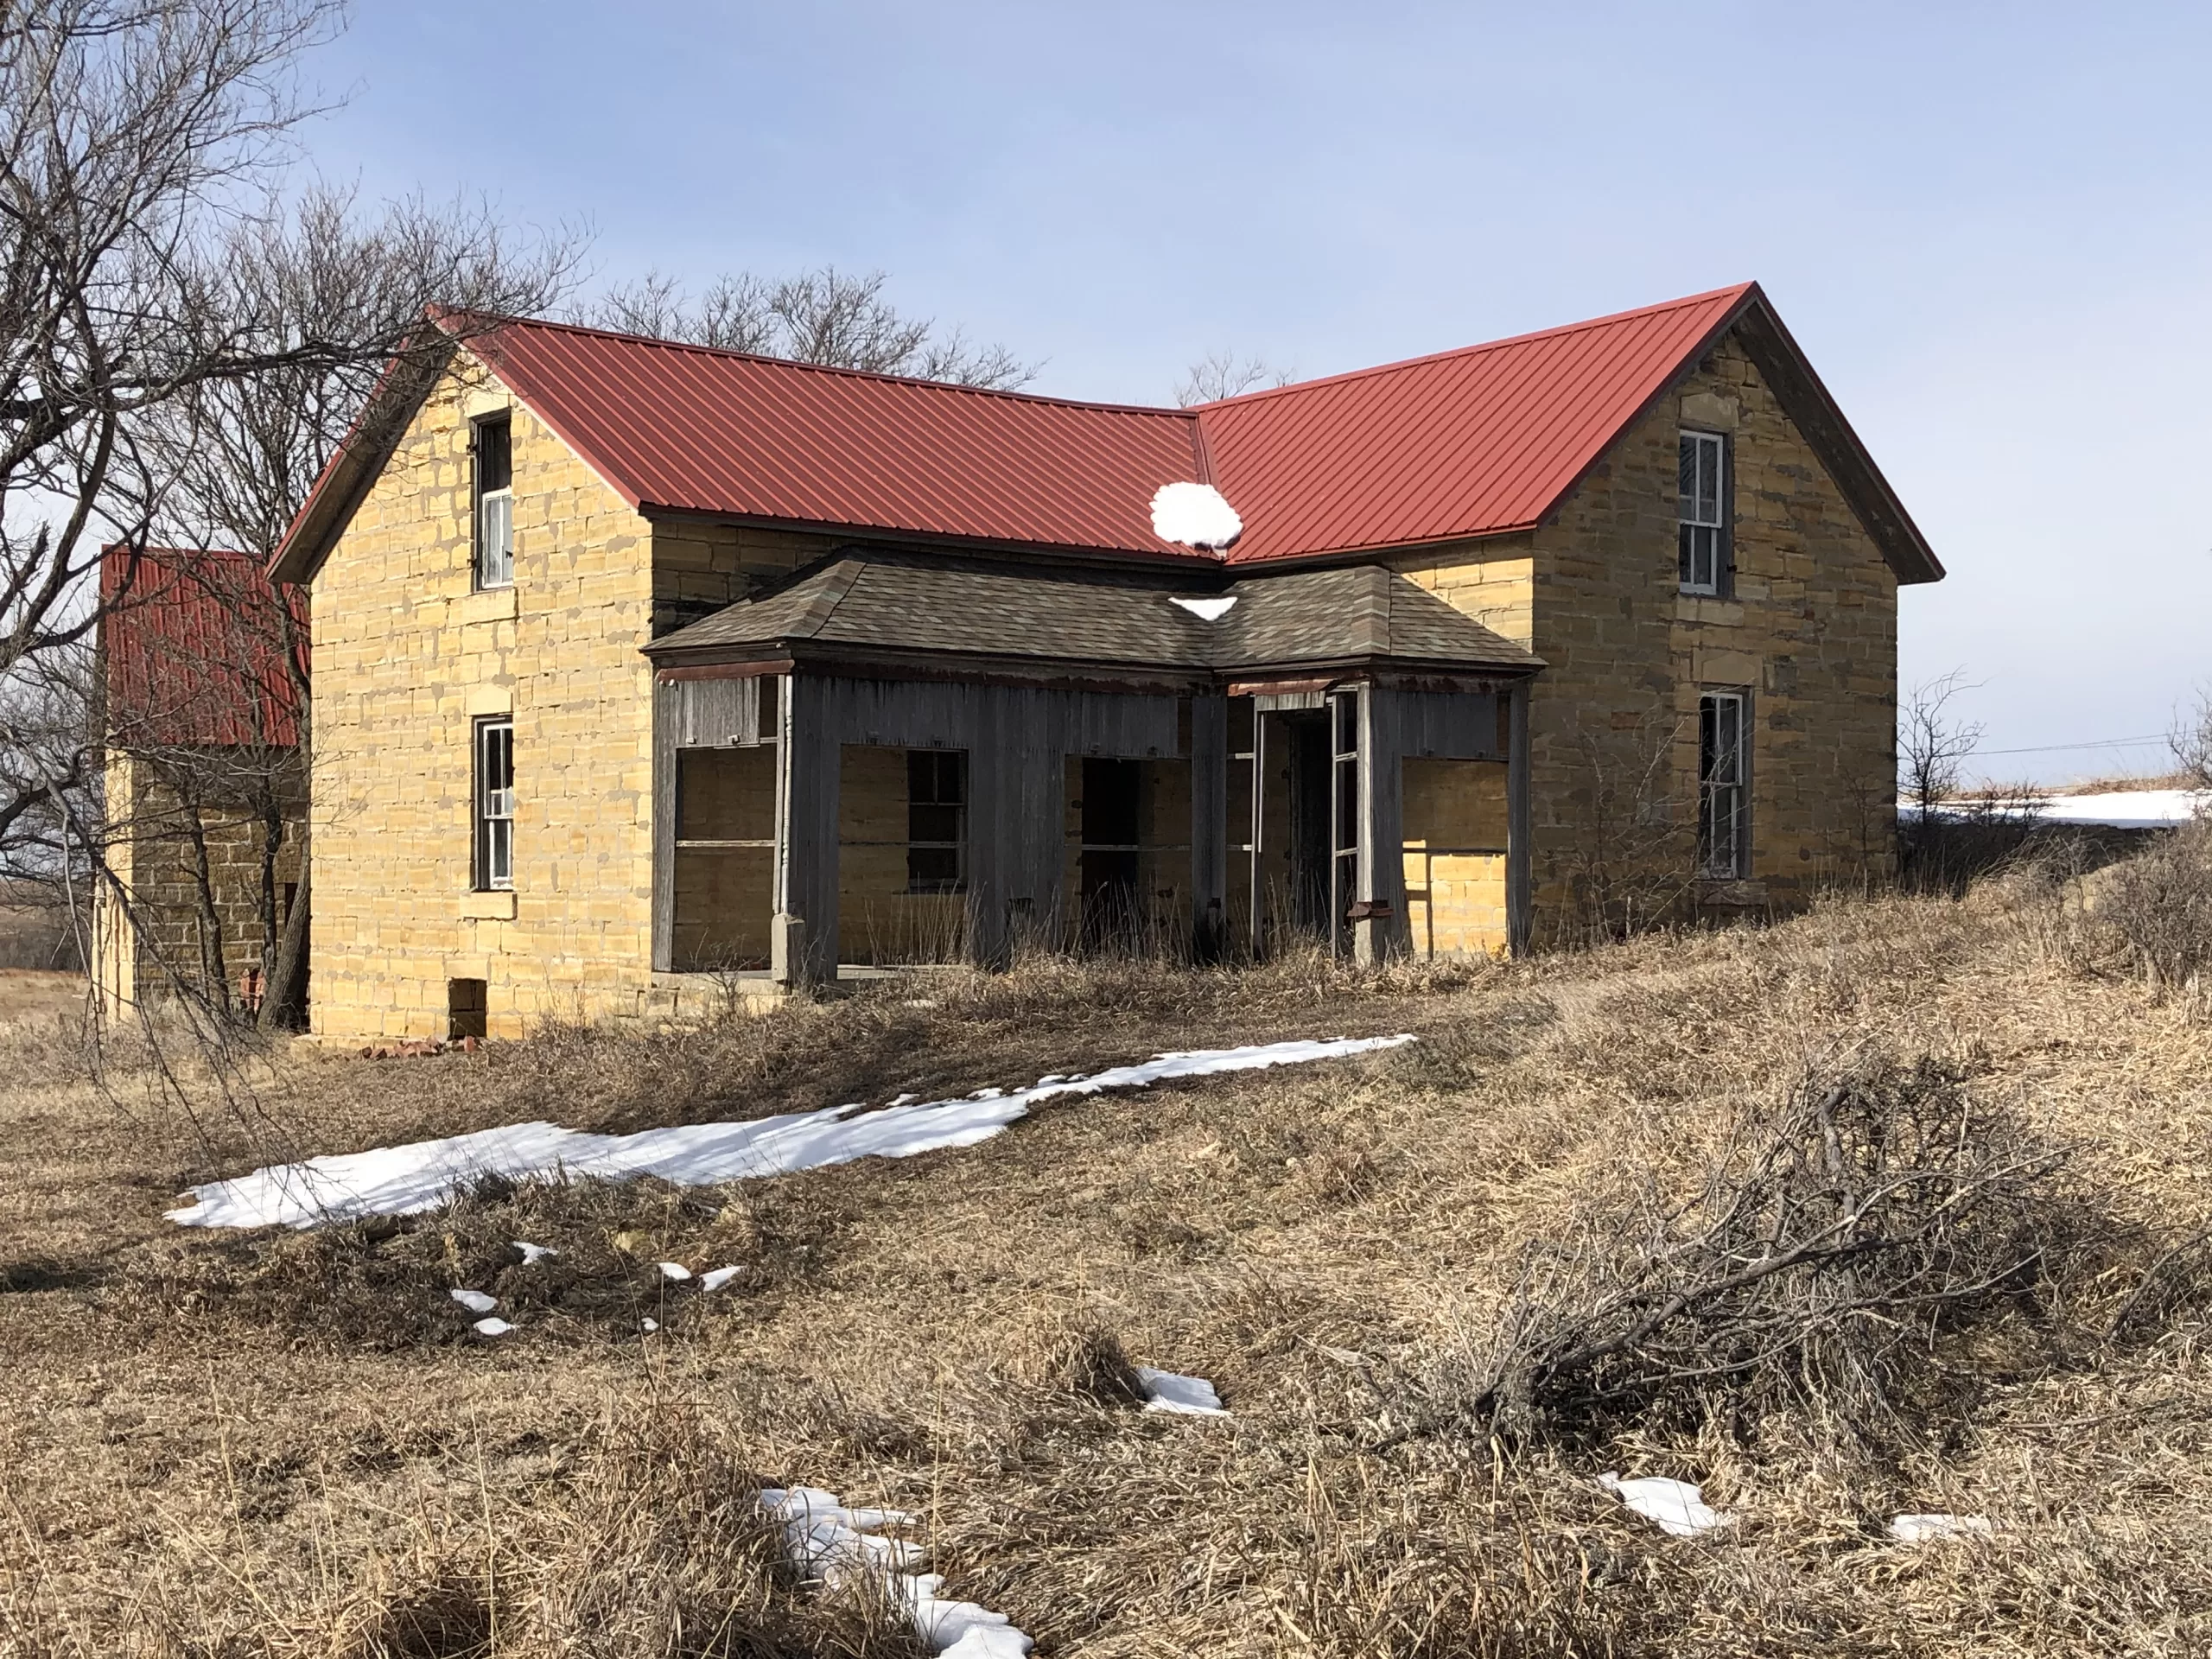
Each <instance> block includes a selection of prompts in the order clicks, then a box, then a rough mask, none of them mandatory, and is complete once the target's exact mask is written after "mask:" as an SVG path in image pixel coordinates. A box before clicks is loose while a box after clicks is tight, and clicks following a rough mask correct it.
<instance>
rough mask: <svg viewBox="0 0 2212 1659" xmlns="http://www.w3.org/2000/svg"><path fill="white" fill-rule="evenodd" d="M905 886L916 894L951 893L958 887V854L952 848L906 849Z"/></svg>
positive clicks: (957, 850)
mask: <svg viewBox="0 0 2212 1659" xmlns="http://www.w3.org/2000/svg"><path fill="white" fill-rule="evenodd" d="M906 886H907V887H909V888H910V889H911V890H912V891H913V892H916V893H952V892H956V891H957V890H958V888H959V886H960V852H959V849H957V848H953V847H910V848H908V849H906Z"/></svg>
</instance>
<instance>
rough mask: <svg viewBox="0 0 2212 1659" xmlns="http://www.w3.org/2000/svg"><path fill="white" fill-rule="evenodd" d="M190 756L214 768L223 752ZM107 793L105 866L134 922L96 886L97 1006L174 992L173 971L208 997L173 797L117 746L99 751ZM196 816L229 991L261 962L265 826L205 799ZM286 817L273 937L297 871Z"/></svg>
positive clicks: (119, 1006)
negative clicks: (204, 845) (124, 896)
mask: <svg viewBox="0 0 2212 1659" xmlns="http://www.w3.org/2000/svg"><path fill="white" fill-rule="evenodd" d="M198 763H199V764H200V766H203V767H204V768H206V769H207V771H208V772H210V773H214V774H219V771H220V768H221V767H222V766H223V765H224V755H223V752H222V751H220V750H207V751H203V752H201V753H200V756H199V757H198ZM105 798H106V801H107V807H108V815H109V829H110V832H111V834H112V835H113V836H115V837H116V839H115V840H114V841H113V842H111V845H110V846H109V849H108V852H107V860H108V867H109V868H110V870H111V872H112V873H113V874H114V876H115V878H116V880H117V881H118V883H119V884H120V885H121V887H123V890H124V892H125V893H129V894H130V904H131V906H132V908H133V909H134V910H135V911H136V912H137V925H136V926H135V927H134V926H133V925H132V923H131V918H130V917H127V916H125V915H124V913H123V912H122V908H121V906H119V905H118V903H117V902H116V900H115V899H114V896H113V894H112V893H111V892H110V891H109V890H108V889H106V888H105V887H100V888H96V889H95V890H94V894H93V899H94V902H93V920H92V937H93V946H92V962H93V974H94V983H95V984H96V985H97V986H98V987H99V993H100V997H101V1002H102V1006H103V1007H104V1008H105V1011H106V1012H107V1013H108V1014H111V1015H113V1014H118V1013H120V1012H121V1011H122V1010H123V1009H124V1008H126V1007H130V1006H131V1005H132V1004H133V1003H135V1002H136V1001H137V999H138V998H139V997H140V996H142V995H143V996H146V997H149V998H150V999H152V1000H154V1001H161V1000H162V998H163V997H165V996H167V995H170V994H171V993H172V991H173V990H174V988H175V986H174V979H175V977H176V976H182V977H183V978H185V979H186V980H188V981H189V982H192V983H193V984H194V985H198V986H200V988H201V989H202V991H203V992H204V993H206V994H208V995H214V994H215V988H214V987H213V986H209V985H206V984H205V983H203V981H204V979H205V974H204V969H203V964H204V963H205V960H206V958H205V956H204V954H203V937H204V934H205V931H206V922H205V918H204V917H203V914H202V911H201V906H200V889H199V879H198V875H197V874H196V872H195V868H194V865H195V862H196V859H195V855H194V850H193V847H192V842H191V836H190V834H189V829H188V822H187V818H186V815H185V813H184V810H183V808H182V805H181V803H180V801H179V800H178V798H177V797H176V795H175V792H174V791H172V790H171V789H169V788H168V786H166V785H163V784H162V783H161V782H160V781H158V780H157V779H156V778H155V777H154V775H153V772H152V769H151V768H150V767H149V766H147V765H146V764H145V763H144V762H143V761H141V760H136V759H134V758H132V757H131V756H130V755H127V754H120V753H118V754H111V755H109V756H108V757H107V761H106V776H105ZM284 824H285V829H284V836H283V841H282V842H281V843H280V844H279V846H278V848H277V859H276V868H275V877H276V883H277V892H276V898H277V932H278V936H279V937H280V938H281V937H282V934H283V925H284V917H285V914H286V905H287V899H286V895H287V893H289V891H290V890H291V889H292V888H293V887H295V886H296V884H297V882H298V880H299V879H300V855H299V817H298V813H297V810H296V808H288V809H287V810H286V814H285V819H284ZM200 832H201V836H202V839H203V840H204V841H205V842H206V843H207V874H208V886H209V887H210V888H211V889H212V891H213V898H214V911H215V919H216V922H217V925H218V927H219V931H220V934H221V941H220V943H221V954H222V961H223V977H224V981H225V983H226V987H227V988H228V991H229V993H230V994H232V995H235V994H236V993H237V992H238V989H239V988H240V984H241V979H242V976H244V975H245V972H246V971H247V970H248V969H258V968H259V967H260V966H261V961H262V946H263V943H264V941H263V938H262V928H261V922H262V916H261V842H262V836H263V835H264V829H263V825H262V823H261V821H260V819H259V817H257V816H256V815H254V814H252V813H251V812H248V811H245V810H242V809H240V808H238V807H237V806H235V805H231V806H218V805H203V806H202V807H201V808H200Z"/></svg>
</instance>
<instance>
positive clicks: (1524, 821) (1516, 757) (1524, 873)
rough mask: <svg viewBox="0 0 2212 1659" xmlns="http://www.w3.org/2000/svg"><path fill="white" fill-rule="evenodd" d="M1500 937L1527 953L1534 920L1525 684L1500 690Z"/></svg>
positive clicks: (1521, 953)
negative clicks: (1502, 748) (1502, 734)
mask: <svg viewBox="0 0 2212 1659" xmlns="http://www.w3.org/2000/svg"><path fill="white" fill-rule="evenodd" d="M1505 727H1506V741H1505V938H1506V948H1507V949H1508V950H1510V952H1511V953H1512V954H1513V955H1515V956H1516V957H1525V956H1527V955H1528V954H1529V938H1530V934H1531V931H1532V929H1533V926H1534V923H1535V912H1534V903H1535V887H1534V884H1533V882H1532V880H1531V879H1530V870H1531V868H1532V867H1531V863H1530V854H1531V852H1532V851H1533V848H1532V846H1531V842H1532V839H1533V837H1532V828H1533V821H1534V818H1535V812H1534V810H1533V801H1532V798H1531V796H1530V793H1529V682H1528V681H1526V680H1522V681H1519V682H1517V683H1515V684H1514V685H1513V686H1512V687H1511V688H1510V690H1507V692H1506V693H1505Z"/></svg>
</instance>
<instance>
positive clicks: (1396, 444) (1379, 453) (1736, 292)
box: [1198, 283, 1756, 564]
mask: <svg viewBox="0 0 2212 1659" xmlns="http://www.w3.org/2000/svg"><path fill="white" fill-rule="evenodd" d="M1755 291H1756V290H1755V289H1754V287H1753V285H1752V284H1751V283H1743V284H1740V285H1738V286H1737V287H1735V288H1724V289H1716V290H1715V291H1714V292H1713V293H1710V294H1700V295H1697V296H1694V297H1692V298H1689V299H1686V300H1675V301H1673V302H1669V303H1668V304H1665V305H1655V306H1650V307H1648V308H1645V309H1643V310H1641V311H1629V312H1624V313H1622V314H1621V315H1618V316H1611V317H1600V318H1599V319H1597V320H1596V321H1591V322H1579V323H1575V324H1573V326H1571V327H1565V328H1551V329H1547V330H1545V331H1544V332H1543V333H1541V334H1523V335H1521V336H1520V337H1518V338H1517V339H1513V340H1497V341H1494V342H1493V343H1491V344H1490V345H1487V346H1469V347H1467V348H1465V350H1462V351H1456V352H1445V353H1440V354H1438V355H1437V356H1434V357H1421V358H1415V359H1413V360H1411V361H1410V362H1405V363H1393V364H1389V365H1386V366H1384V367H1382V368H1376V369H1364V370H1362V371H1360V372H1357V373H1354V374H1340V375H1337V376H1335V377H1333V378H1330V379H1326V380H1313V381H1308V382H1306V383H1305V384H1304V385H1293V386H1284V387H1281V388H1279V389H1277V390H1274V391H1261V392H1254V393H1251V394H1249V395H1248V396H1246V397H1235V398H1230V399H1229V400H1227V401H1225V402H1223V403H1217V404H1207V405H1205V406H1204V407H1203V408H1202V409H1200V410H1199V411H1198V416H1199V419H1200V421H1201V422H1202V423H1203V424H1204V427H1205V441H1206V449H1207V452H1208V455H1209V458H1210V459H1211V462H1212V466H1213V483H1214V485H1215V486H1216V487H1217V488H1218V489H1219V490H1220V491H1221V493H1223V494H1224V495H1225V496H1227V497H1228V498H1229V499H1230V503H1231V505H1234V506H1235V507H1236V510H1237V511H1238V512H1241V513H1242V514H1243V516H1244V524H1245V531H1244V534H1243V537H1242V538H1241V539H1240V540H1239V541H1238V542H1237V543H1236V546H1235V547H1233V548H1231V549H1230V555H1229V559H1230V563H1232V564H1255V563H1262V562H1264V561H1266V560H1269V559H1281V558H1289V557H1292V556H1296V555H1299V554H1303V553H1319V552H1324V551H1329V552H1338V551H1350V550H1361V549H1374V548H1385V547H1397V546H1404V545H1406V544H1408V543H1421V542H1433V541H1443V540H1447V539H1450V538H1452V537H1462V536H1483V535H1493V534H1497V533H1499V532H1501V531H1513V530H1522V529H1526V528H1528V527H1529V526H1531V525H1534V524H1536V523H1538V522H1539V521H1540V520H1541V519H1542V518H1543V517H1544V515H1545V514H1546V513H1548V512H1550V511H1551V509H1552V508H1553V507H1554V505H1557V503H1558V502H1559V500H1560V498H1561V497H1562V496H1564V495H1565V494H1566V493H1567V491H1568V490H1569V489H1571V488H1572V487H1573V485H1574V483H1575V481H1576V480H1579V479H1580V477H1581V476H1582V474H1584V472H1586V470H1587V469H1588V468H1589V467H1590V465H1591V463H1592V462H1593V461H1596V460H1597V459H1598V457H1599V455H1601V454H1604V453H1605V449H1606V448H1608V447H1609V446H1610V445H1611V443H1612V442H1613V440H1614V439H1615V438H1617V437H1618V436H1619V435H1620V434H1621V432H1622V431H1623V430H1624V429H1625V428H1626V427H1627V426H1628V425H1629V424H1630V423H1632V422H1633V421H1634V420H1635V419H1636V418H1637V416H1639V415H1641V414H1642V413H1643V411H1644V410H1646V409H1647V408H1648V407H1649V405H1650V404H1651V402H1652V400H1653V399H1654V398H1656V397H1658V396H1659V395H1660V394H1661V393H1662V392H1663V391H1665V390H1666V389H1667V388H1668V387H1669V385H1672V384H1673V383H1674V382H1675V380H1676V379H1677V378H1679V377H1680V376H1681V373H1682V372H1683V370H1684V369H1686V368H1687V367H1688V366H1689V365H1691V364H1693V363H1694V362H1695V361H1696V360H1697V359H1698V358H1699V357H1700V355H1701V354H1702V353H1704V352H1705V350H1706V349H1707V346H1710V345H1711V343H1712V341H1713V339H1714V338H1715V337H1716V336H1717V335H1718V334H1719V333H1720V332H1721V331H1722V330H1723V329H1724V328H1725V327H1726V326H1727V324H1728V323H1729V322H1730V321H1732V320H1733V319H1734V317H1735V315H1736V314H1737V312H1738V310H1739V309H1740V308H1741V307H1742V306H1743V304H1744V302H1745V301H1746V300H1747V299H1749V298H1750V297H1751V295H1752V294H1753V293H1754V292H1755Z"/></svg>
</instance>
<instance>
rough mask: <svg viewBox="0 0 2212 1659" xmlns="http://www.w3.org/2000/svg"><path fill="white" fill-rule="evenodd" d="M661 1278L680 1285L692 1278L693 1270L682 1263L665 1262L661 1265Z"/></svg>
mask: <svg viewBox="0 0 2212 1659" xmlns="http://www.w3.org/2000/svg"><path fill="white" fill-rule="evenodd" d="M660 1276H661V1277H662V1278H664V1279H666V1280H669V1281H671V1282H672V1283H675V1284H679V1285H680V1284H682V1283H683V1281H685V1280H686V1279H689V1278H690V1276H691V1269H690V1268H687V1267H685V1266H684V1265H683V1263H682V1262H662V1263H661V1264H660Z"/></svg>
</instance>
